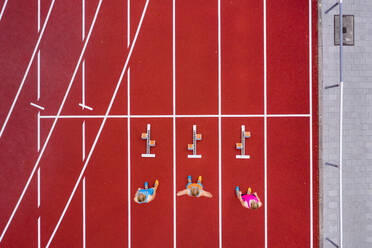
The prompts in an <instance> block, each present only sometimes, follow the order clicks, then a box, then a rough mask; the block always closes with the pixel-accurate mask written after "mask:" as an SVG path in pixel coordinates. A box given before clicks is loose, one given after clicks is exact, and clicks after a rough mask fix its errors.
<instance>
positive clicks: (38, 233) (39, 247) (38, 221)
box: [37, 216, 41, 248]
mask: <svg viewBox="0 0 372 248" xmlns="http://www.w3.org/2000/svg"><path fill="white" fill-rule="evenodd" d="M37 247H38V248H41V217H40V216H39V217H38V218H37Z"/></svg>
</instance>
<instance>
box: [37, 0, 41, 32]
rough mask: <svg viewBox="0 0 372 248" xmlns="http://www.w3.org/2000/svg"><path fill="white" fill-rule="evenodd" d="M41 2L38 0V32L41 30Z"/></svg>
mask: <svg viewBox="0 0 372 248" xmlns="http://www.w3.org/2000/svg"><path fill="white" fill-rule="evenodd" d="M40 17H41V4H40V0H37V32H40V26H41V25H40V24H41V18H40Z"/></svg>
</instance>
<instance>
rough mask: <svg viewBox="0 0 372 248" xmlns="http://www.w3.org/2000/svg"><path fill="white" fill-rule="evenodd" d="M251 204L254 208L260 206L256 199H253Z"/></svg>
mask: <svg viewBox="0 0 372 248" xmlns="http://www.w3.org/2000/svg"><path fill="white" fill-rule="evenodd" d="M250 205H251V208H252V209H257V208H258V207H259V205H258V202H256V201H251V204H250Z"/></svg>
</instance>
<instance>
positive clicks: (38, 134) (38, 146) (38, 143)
mask: <svg viewBox="0 0 372 248" xmlns="http://www.w3.org/2000/svg"><path fill="white" fill-rule="evenodd" d="M39 151H40V111H39V112H38V113H37V152H39Z"/></svg>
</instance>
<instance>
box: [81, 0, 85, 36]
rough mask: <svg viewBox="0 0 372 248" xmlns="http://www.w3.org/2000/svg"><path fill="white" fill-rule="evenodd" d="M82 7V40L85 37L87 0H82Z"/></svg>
mask: <svg viewBox="0 0 372 248" xmlns="http://www.w3.org/2000/svg"><path fill="white" fill-rule="evenodd" d="M81 5H82V7H81V12H82V13H81V19H82V20H81V23H82V27H81V40H82V41H84V39H85V0H82V3H81Z"/></svg>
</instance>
